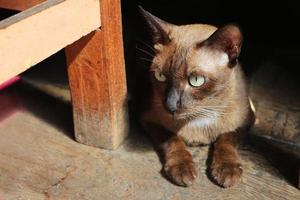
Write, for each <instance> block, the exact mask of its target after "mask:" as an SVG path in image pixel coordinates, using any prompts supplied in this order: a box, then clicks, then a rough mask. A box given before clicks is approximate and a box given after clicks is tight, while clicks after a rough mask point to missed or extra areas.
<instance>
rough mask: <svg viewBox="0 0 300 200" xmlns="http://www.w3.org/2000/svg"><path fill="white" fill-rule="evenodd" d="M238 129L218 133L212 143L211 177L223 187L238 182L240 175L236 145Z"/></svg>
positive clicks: (240, 167)
mask: <svg viewBox="0 0 300 200" xmlns="http://www.w3.org/2000/svg"><path fill="white" fill-rule="evenodd" d="M241 134H243V133H240V131H237V132H230V133H226V134H222V135H220V136H219V137H218V138H217V140H216V142H215V143H214V147H213V152H212V162H211V165H210V172H211V175H212V178H213V179H214V180H215V181H216V182H217V183H218V184H219V185H220V186H223V187H225V188H227V187H231V186H233V185H235V184H236V183H238V182H239V181H240V180H241V177H242V172H243V170H242V165H241V161H240V157H239V154H238V152H237V145H238V143H239V141H240V140H241V137H240V135H241Z"/></svg>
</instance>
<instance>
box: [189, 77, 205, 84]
mask: <svg viewBox="0 0 300 200" xmlns="http://www.w3.org/2000/svg"><path fill="white" fill-rule="evenodd" d="M189 83H190V85H191V86H193V87H200V86H201V85H203V84H204V83H205V77H203V76H195V75H192V76H190V77H189Z"/></svg>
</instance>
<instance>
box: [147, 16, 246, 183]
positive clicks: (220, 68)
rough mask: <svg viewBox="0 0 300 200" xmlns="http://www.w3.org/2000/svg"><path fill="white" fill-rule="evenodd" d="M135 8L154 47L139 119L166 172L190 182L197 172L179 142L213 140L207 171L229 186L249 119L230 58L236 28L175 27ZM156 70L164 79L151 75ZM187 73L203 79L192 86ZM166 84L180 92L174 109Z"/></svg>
mask: <svg viewBox="0 0 300 200" xmlns="http://www.w3.org/2000/svg"><path fill="white" fill-rule="evenodd" d="M141 12H142V14H143V15H144V16H145V18H146V19H147V21H148V23H149V24H150V27H151V28H152V30H153V29H154V30H153V31H152V33H153V34H154V37H153V38H154V48H155V49H156V55H155V56H154V58H153V62H152V65H151V66H150V76H151V80H152V88H151V90H152V91H149V92H151V94H152V95H151V97H150V99H149V102H150V105H148V109H147V110H145V111H144V112H143V117H142V122H143V125H144V127H145V129H146V130H147V131H148V132H149V133H150V134H151V135H152V137H153V140H154V141H155V142H156V143H157V145H158V147H159V148H160V150H161V151H162V154H163V157H164V170H165V173H166V175H168V177H169V178H170V179H171V180H172V181H173V182H174V183H176V184H178V185H185V186H189V185H191V184H192V182H193V181H194V180H195V178H196V174H197V173H196V170H195V164H194V162H193V160H192V157H191V155H190V153H189V152H188V150H187V149H186V146H185V143H184V141H185V142H186V143H188V144H193V145H197V144H210V143H213V142H215V145H214V151H213V154H212V155H213V158H212V163H211V166H210V171H211V174H212V176H213V178H214V180H215V181H216V182H217V183H218V184H220V185H221V186H223V187H229V186H232V185H234V184H235V183H236V182H238V181H239V180H240V178H241V174H242V169H241V164H240V160H239V156H238V153H237V150H236V146H237V141H238V140H237V138H239V137H238V136H240V135H241V134H242V133H243V132H245V131H246V128H245V127H249V126H250V125H249V124H251V123H250V115H251V112H250V105H249V100H248V94H247V87H246V81H245V78H244V75H243V73H242V70H241V66H240V65H239V64H238V62H237V60H236V59H237V56H238V55H239V53H240V48H241V41H242V35H241V33H240V31H239V28H238V27H236V26H234V25H228V26H225V27H223V28H221V29H217V28H216V27H214V26H211V25H202V24H196V25H184V26H175V25H172V24H169V23H167V22H164V21H162V20H160V19H158V18H156V17H154V16H153V15H151V14H150V13H148V12H147V11H145V10H141ZM157 26H158V28H157ZM156 29H159V30H156ZM160 35H163V38H161V39H160ZM159 41H164V42H159ZM157 70H159V72H161V73H162V74H163V75H164V76H165V77H166V81H165V82H159V81H158V80H156V79H155V78H154V72H155V71H157ZM191 75H200V76H203V77H205V84H204V85H203V86H201V87H192V86H191V85H189V83H188V81H187V79H188V77H190V76H191ZM170 88H173V89H174V90H176V91H177V92H178V94H180V95H181V96H180V107H179V106H178V108H177V109H176V110H175V111H174V112H170V111H169V110H168V109H166V103H165V101H166V98H167V96H168V92H169V91H170ZM176 94H177V93H176ZM178 102H179V101H178ZM178 102H177V103H178ZM178 105H179V104H178ZM203 109H205V110H204V111H203ZM153 125H154V126H155V127H160V128H153ZM167 133H168V134H167ZM159 138H164V139H162V140H160V139H159Z"/></svg>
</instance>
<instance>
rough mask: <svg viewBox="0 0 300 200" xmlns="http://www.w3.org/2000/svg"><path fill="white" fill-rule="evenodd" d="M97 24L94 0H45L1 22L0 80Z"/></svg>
mask: <svg viewBox="0 0 300 200" xmlns="http://www.w3.org/2000/svg"><path fill="white" fill-rule="evenodd" d="M79 13H80V14H79ZM99 27H100V14H99V1H95V0H85V1H78V0H53V1H47V2H44V3H42V4H39V5H38V6H35V7H33V8H31V9H28V10H25V11H23V12H21V13H19V14H17V15H14V16H12V17H10V18H7V19H5V20H3V21H1V22H0V49H1V52H0V70H1V74H0V83H2V82H4V81H6V80H8V79H9V78H11V77H13V76H15V75H17V74H19V73H21V72H23V71H25V70H27V69H28V68H30V67H31V66H33V65H35V64H37V63H39V62H40V61H42V60H44V59H46V58H48V57H49V56H51V55H52V54H54V53H56V52H57V51H59V50H61V49H62V48H64V47H65V46H67V45H69V44H71V43H73V42H74V41H76V40H78V39H79V38H81V37H82V36H84V35H87V34H88V33H90V32H91V31H93V30H95V29H97V28H99Z"/></svg>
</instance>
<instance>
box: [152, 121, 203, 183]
mask: <svg viewBox="0 0 300 200" xmlns="http://www.w3.org/2000/svg"><path fill="white" fill-rule="evenodd" d="M150 127H151V128H150ZM150 127H149V126H148V127H147V130H148V132H149V133H150V135H151V137H152V139H153V141H154V143H155V145H156V147H157V150H158V152H159V153H160V154H161V156H162V157H161V158H162V162H163V171H164V173H165V174H166V175H167V177H168V178H169V179H170V180H171V181H172V182H173V183H175V184H177V185H180V186H190V185H192V184H193V182H194V181H195V179H196V178H197V171H196V167H195V163H194V161H193V158H192V155H191V153H190V152H189V151H188V150H187V147H186V145H185V142H184V141H183V139H182V138H181V137H180V136H177V135H175V134H173V133H169V132H168V131H166V130H164V129H163V128H161V127H158V126H155V125H154V126H153V125H151V126H150Z"/></svg>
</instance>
